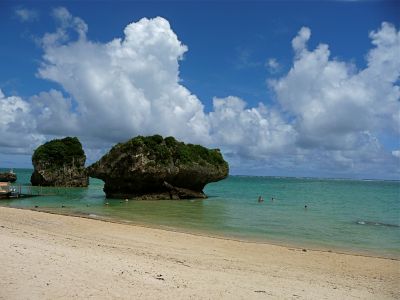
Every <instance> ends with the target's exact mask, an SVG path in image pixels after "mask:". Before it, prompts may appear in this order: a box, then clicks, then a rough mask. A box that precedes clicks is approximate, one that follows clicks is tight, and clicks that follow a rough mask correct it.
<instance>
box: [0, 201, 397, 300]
mask: <svg viewBox="0 0 400 300" xmlns="http://www.w3.org/2000/svg"><path fill="white" fill-rule="evenodd" d="M399 286H400V261H398V260H390V259H382V258H374V257H363V256H355V255H347V254H337V253H329V252H321V251H311V250H308V251H307V252H303V251H302V250H301V249H294V248H286V247H281V246H273V245H266V244H255V243H245V242H238V241H230V240H223V239H217V238H210V237H201V236H194V235H190V234H184V233H176V232H168V231H163V230H159V229H149V228H144V227H139V226H129V225H123V224H114V223H106V222H102V221H97V220H89V219H83V218H77V217H68V216H58V215H52V214H46V213H41V212H34V211H28V210H18V209H11V208H0V299H7V300H8V299H88V298H89V299H90V298H92V299H221V298H223V299H400V292H399Z"/></svg>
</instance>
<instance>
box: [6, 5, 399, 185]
mask: <svg viewBox="0 0 400 300" xmlns="http://www.w3.org/2000/svg"><path fill="white" fill-rule="evenodd" d="M53 17H54V18H55V19H56V21H57V22H58V28H57V29H56V31H55V32H52V33H46V34H45V35H44V36H43V37H42V38H41V40H40V43H41V47H42V49H43V57H42V59H41V64H40V67H39V69H38V70H37V74H36V75H37V76H38V77H39V78H42V79H44V80H50V81H53V82H55V83H57V84H59V85H60V86H61V87H62V89H60V90H56V89H52V90H49V91H43V92H41V93H39V94H37V95H33V96H31V97H30V98H29V99H22V98H21V97H18V96H6V95H4V94H3V92H1V91H0V115H1V116H2V118H1V119H0V125H1V127H0V153H20V154H30V153H31V152H32V150H33V149H34V148H35V147H36V146H38V145H39V144H40V143H42V142H44V141H45V140H48V139H50V138H54V137H62V136H66V135H72V136H78V137H79V138H80V139H81V140H82V141H83V143H84V146H85V150H86V152H87V154H88V156H89V159H90V160H91V161H93V160H96V159H97V158H99V155H100V154H101V153H103V152H104V151H105V150H107V148H108V147H109V146H110V145H112V144H114V143H116V142H121V141H124V140H127V139H129V138H131V137H133V136H136V135H139V134H141V135H149V134H156V133H157V134H161V135H164V136H168V135H173V136H175V137H177V138H178V139H182V140H184V141H186V142H192V143H200V144H203V145H206V146H212V147H219V148H221V149H222V151H223V153H224V155H225V157H226V158H227V159H228V161H229V162H230V164H231V165H232V168H233V170H235V169H236V170H237V171H238V172H240V170H244V169H246V170H248V173H251V172H252V170H254V171H255V172H259V171H260V170H262V169H265V170H269V172H270V173H271V174H274V170H288V171H287V175H291V174H290V170H301V172H303V173H305V174H308V175H309V174H312V173H313V170H330V172H331V173H327V174H340V176H349V177H352V176H360V175H361V176H364V177H365V176H367V177H382V178H386V177H391V178H398V177H399V172H400V171H399V155H398V153H399V152H400V149H394V150H388V149H385V147H384V146H383V145H382V142H381V138H382V136H387V135H389V136H392V137H394V138H396V137H398V136H399V135H400V109H399V100H400V87H399V77H400V56H399V55H398V53H400V32H399V31H398V30H397V29H396V28H395V27H394V25H392V24H389V23H385V22H384V23H382V25H381V27H380V28H378V29H376V30H375V31H372V32H371V33H370V35H369V36H370V39H371V42H372V45H373V48H372V49H371V50H369V52H368V53H367V55H366V62H367V65H366V67H365V68H364V69H357V67H356V66H355V65H353V64H351V63H349V62H344V61H340V60H338V59H335V58H332V57H331V54H330V50H329V46H328V45H325V44H320V45H318V46H317V47H316V48H315V49H308V46H307V42H308V41H309V40H310V38H311V29H310V28H307V27H303V28H301V29H300V31H299V32H298V34H297V35H296V36H295V37H294V38H293V40H292V48H293V50H294V58H293V65H292V67H291V68H290V70H289V72H288V73H287V74H284V75H283V76H281V77H279V78H272V79H271V78H269V79H266V82H267V85H266V88H269V89H270V90H271V91H272V92H273V94H274V97H275V99H274V100H275V103H274V105H272V106H271V105H267V104H264V103H259V105H258V106H257V107H249V108H248V107H247V103H246V101H245V100H244V99H240V98H238V97H235V96H227V97H225V98H217V97H215V98H214V99H213V109H212V111H211V112H209V113H206V112H205V110H204V106H203V104H202V102H201V100H200V99H198V97H197V96H196V95H194V94H193V93H192V92H191V91H189V90H188V89H187V88H186V87H185V86H184V85H183V84H182V79H181V78H180V75H179V62H180V60H182V59H183V56H184V54H185V53H186V52H187V51H188V47H187V46H186V45H184V44H183V43H182V42H181V41H180V40H179V39H178V37H177V35H176V34H175V33H174V31H173V30H172V29H171V27H170V24H169V22H168V21H167V20H166V19H164V18H161V17H156V18H154V19H147V18H143V19H141V20H139V21H137V22H134V23H131V24H129V25H127V26H126V27H125V29H124V36H123V38H115V39H113V40H111V41H109V42H107V43H100V42H95V41H91V40H89V39H88V38H87V32H88V25H87V24H86V23H85V21H84V20H82V19H81V18H79V17H74V16H72V15H71V14H70V13H69V11H68V10H67V9H66V8H63V7H61V8H57V9H55V10H53ZM288 44H289V41H288ZM268 65H269V67H270V68H272V69H274V68H277V66H279V64H278V62H277V61H276V60H274V59H270V61H269V62H268ZM271 74H274V73H273V72H271ZM319 173H321V172H319Z"/></svg>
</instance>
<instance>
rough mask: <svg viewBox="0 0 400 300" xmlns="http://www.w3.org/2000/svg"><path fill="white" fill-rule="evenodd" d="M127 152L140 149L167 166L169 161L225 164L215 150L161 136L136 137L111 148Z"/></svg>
mask: <svg viewBox="0 0 400 300" xmlns="http://www.w3.org/2000/svg"><path fill="white" fill-rule="evenodd" d="M116 149H118V150H120V151H129V150H133V149H140V150H141V151H143V152H145V153H149V157H152V158H153V159H154V160H156V161H157V162H158V163H161V164H168V163H170V161H171V159H172V160H173V162H174V163H175V164H178V165H179V164H191V163H196V164H199V165H203V164H206V163H211V164H216V165H223V164H226V162H225V160H224V159H223V157H222V155H221V153H220V152H219V150H217V149H207V148H205V147H203V146H200V145H193V144H185V143H183V142H179V141H177V140H176V139H175V138H174V137H172V136H169V137H167V138H165V139H164V138H163V137H162V136H161V135H158V134H157V135H153V136H147V137H144V136H140V135H139V136H137V137H135V138H133V139H131V140H129V141H127V142H126V143H120V144H117V145H116V146H114V147H113V149H112V150H111V151H110V153H112V152H113V150H116Z"/></svg>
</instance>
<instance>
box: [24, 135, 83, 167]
mask: <svg viewBox="0 0 400 300" xmlns="http://www.w3.org/2000/svg"><path fill="white" fill-rule="evenodd" d="M83 157H84V158H85V159H86V157H85V152H84V151H83V149H82V144H81V143H80V142H79V140H78V138H76V137H73V138H72V137H66V138H64V139H60V140H58V139H56V140H52V141H49V142H47V143H45V144H43V145H41V146H39V147H38V148H37V149H36V150H35V152H34V153H33V156H32V161H47V162H49V163H51V164H52V165H55V166H63V165H71V164H72V163H73V161H74V160H76V159H77V158H83Z"/></svg>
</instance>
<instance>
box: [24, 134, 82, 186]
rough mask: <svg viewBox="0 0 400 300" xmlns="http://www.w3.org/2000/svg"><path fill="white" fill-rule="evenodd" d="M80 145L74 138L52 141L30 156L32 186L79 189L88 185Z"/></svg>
mask: <svg viewBox="0 0 400 300" xmlns="http://www.w3.org/2000/svg"><path fill="white" fill-rule="evenodd" d="M85 160H86V156H85V153H84V151H83V149H82V144H81V143H80V142H79V140H78V139H77V138H76V137H74V138H71V137H66V138H64V139H61V140H52V141H50V142H47V143H45V144H43V145H41V146H39V147H38V148H37V149H36V150H35V152H34V153H33V156H32V164H33V167H34V171H33V174H32V176H31V183H32V185H42V186H68V187H81V186H87V185H88V184H89V177H88V175H87V172H86V169H85Z"/></svg>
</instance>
